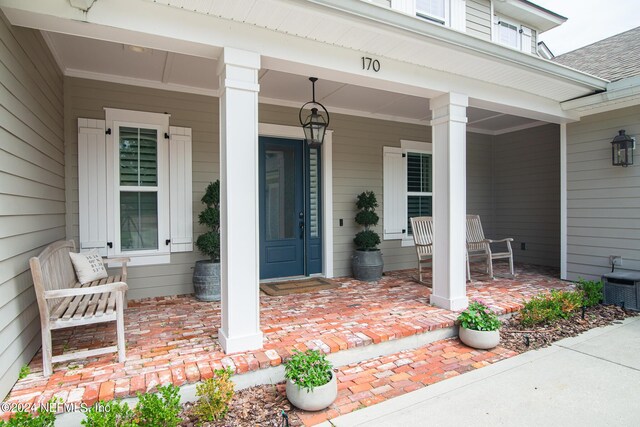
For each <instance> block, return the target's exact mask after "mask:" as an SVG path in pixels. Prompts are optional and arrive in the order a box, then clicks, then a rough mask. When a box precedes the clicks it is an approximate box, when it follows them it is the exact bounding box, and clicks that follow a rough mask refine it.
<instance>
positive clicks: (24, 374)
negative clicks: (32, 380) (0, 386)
mask: <svg viewBox="0 0 640 427" xmlns="http://www.w3.org/2000/svg"><path fill="white" fill-rule="evenodd" d="M30 373H31V368H30V367H29V365H22V367H21V368H20V373H19V374H18V379H19V380H21V379H23V378H26V377H27V375H29V374H30Z"/></svg>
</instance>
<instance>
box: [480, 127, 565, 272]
mask: <svg viewBox="0 0 640 427" xmlns="http://www.w3.org/2000/svg"><path fill="white" fill-rule="evenodd" d="M559 153H560V129H559V127H558V126H557V125H544V126H540V127H536V128H532V129H526V130H522V131H518V132H512V133H508V134H504V135H500V136H496V137H494V146H493V173H494V175H493V197H494V198H493V201H494V202H493V203H494V235H493V236H492V237H493V238H498V239H499V238H505V237H513V238H514V239H515V241H514V244H513V246H514V259H515V261H516V262H525V263H530V264H538V265H548V266H552V267H559V265H560V156H559ZM487 234H488V233H487ZM492 237H489V238H492ZM523 242H524V243H526V250H521V249H520V244H521V243H523Z"/></svg>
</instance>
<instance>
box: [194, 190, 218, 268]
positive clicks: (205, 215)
mask: <svg viewBox="0 0 640 427" xmlns="http://www.w3.org/2000/svg"><path fill="white" fill-rule="evenodd" d="M201 200H202V203H203V204H204V205H205V206H206V208H205V209H204V210H203V211H202V212H200V216H199V217H198V219H199V220H200V224H202V225H205V226H206V227H207V228H208V229H209V231H207V232H206V233H203V234H201V235H200V236H198V240H197V241H196V246H197V247H198V249H199V250H200V252H202V254H203V255H206V256H208V257H209V258H211V261H213V262H220V180H216V181H215V182H212V183H210V184H209V185H208V186H207V191H205V193H204V196H202V199H201Z"/></svg>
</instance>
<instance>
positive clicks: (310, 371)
mask: <svg viewBox="0 0 640 427" xmlns="http://www.w3.org/2000/svg"><path fill="white" fill-rule="evenodd" d="M332 369H333V366H332V365H331V362H329V361H328V360H327V357H326V356H325V355H324V353H320V352H319V351H318V350H307V351H305V352H304V353H302V352H300V351H298V350H295V351H294V354H293V356H291V358H290V359H289V360H288V361H286V362H285V368H284V376H285V378H287V379H288V380H291V381H293V382H294V383H295V384H296V385H297V386H298V388H305V389H307V391H311V390H312V389H314V388H315V387H319V386H321V385H325V384H326V383H328V382H329V381H331V375H332V373H331V370H332Z"/></svg>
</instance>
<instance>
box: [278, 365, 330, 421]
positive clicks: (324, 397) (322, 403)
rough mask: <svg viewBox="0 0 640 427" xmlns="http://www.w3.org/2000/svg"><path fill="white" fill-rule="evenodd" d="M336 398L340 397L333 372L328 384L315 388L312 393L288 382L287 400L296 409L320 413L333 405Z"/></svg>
mask: <svg viewBox="0 0 640 427" xmlns="http://www.w3.org/2000/svg"><path fill="white" fill-rule="evenodd" d="M336 397H338V383H337V381H336V375H335V374H334V373H333V371H332V372H331V380H330V381H329V382H328V383H326V384H325V385H321V386H319V387H315V388H313V389H311V391H307V389H306V388H299V387H298V386H297V385H296V384H295V383H294V382H292V381H291V380H287V399H289V402H291V404H292V405H293V406H295V407H296V408H300V409H303V410H305V411H319V410H321V409H324V408H326V407H328V406H329V405H331V404H332V403H333V402H334V401H335V400H336Z"/></svg>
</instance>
